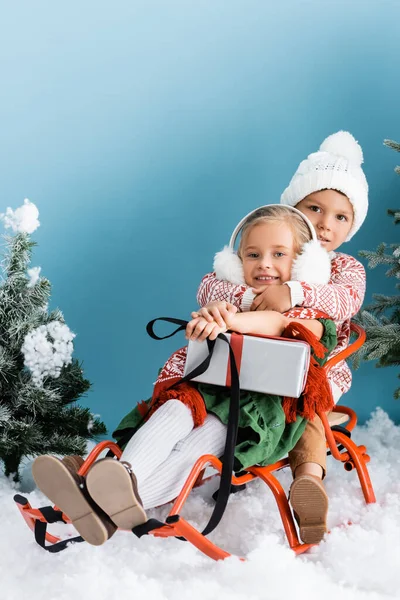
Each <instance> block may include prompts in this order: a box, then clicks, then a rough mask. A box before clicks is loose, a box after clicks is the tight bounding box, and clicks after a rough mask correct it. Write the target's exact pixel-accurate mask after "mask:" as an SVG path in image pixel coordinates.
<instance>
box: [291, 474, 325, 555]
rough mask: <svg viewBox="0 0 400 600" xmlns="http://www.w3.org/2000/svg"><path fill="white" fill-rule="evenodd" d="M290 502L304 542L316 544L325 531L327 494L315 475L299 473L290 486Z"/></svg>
mask: <svg viewBox="0 0 400 600" xmlns="http://www.w3.org/2000/svg"><path fill="white" fill-rule="evenodd" d="M289 499H290V504H291V505H292V508H293V512H294V516H295V519H296V521H297V523H298V525H299V528H300V537H301V540H302V541H303V542H304V543H305V544H318V543H319V542H320V541H321V540H322V538H323V537H324V534H325V532H326V518H327V514H328V496H327V493H326V491H325V488H324V485H323V483H322V481H321V479H320V478H319V477H316V476H315V475H299V476H298V477H296V479H295V480H294V481H293V483H292V485H291V486H290V493H289Z"/></svg>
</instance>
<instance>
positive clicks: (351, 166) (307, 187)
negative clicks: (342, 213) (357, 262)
mask: <svg viewBox="0 0 400 600" xmlns="http://www.w3.org/2000/svg"><path fill="white" fill-rule="evenodd" d="M362 163H363V153H362V150H361V146H360V145H359V144H358V142H357V141H356V140H355V139H354V137H353V136H352V135H351V133H349V132H348V131H338V132H337V133H333V134H332V135H330V136H329V137H327V138H326V139H325V140H324V141H323V142H322V144H321V146H320V149H319V151H318V152H314V153H313V154H310V155H309V156H308V157H307V158H306V160H303V161H302V162H301V163H300V165H299V167H298V169H297V171H296V173H295V174H294V175H293V177H292V180H291V182H290V184H289V186H288V187H287V188H286V190H285V191H284V192H283V194H282V196H281V204H287V205H289V206H296V204H298V203H299V202H301V200H303V198H305V197H306V196H308V195H309V194H312V193H313V192H319V191H320V190H325V189H328V190H329V189H332V190H338V191H339V192H342V193H343V194H345V195H346V196H347V197H348V199H349V200H350V202H351V204H352V206H353V210H354V220H353V224H352V226H351V229H350V231H349V234H348V236H347V238H346V242H348V241H349V240H350V239H351V238H352V237H353V235H354V234H355V233H356V231H358V230H359V229H360V227H361V225H362V224H363V222H364V219H365V217H366V216H367V210H368V183H367V180H366V178H365V175H364V172H363V170H362V168H361V165H362Z"/></svg>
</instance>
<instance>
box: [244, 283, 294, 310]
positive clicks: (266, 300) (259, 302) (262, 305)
mask: <svg viewBox="0 0 400 600" xmlns="http://www.w3.org/2000/svg"><path fill="white" fill-rule="evenodd" d="M253 293H254V294H257V296H256V297H255V298H254V300H253V303H252V305H251V306H250V310H276V311H277V312H280V313H284V312H286V311H288V310H290V309H291V308H292V297H291V294H290V287H289V286H288V285H285V284H284V283H283V284H281V285H267V286H263V287H262V288H254V289H253Z"/></svg>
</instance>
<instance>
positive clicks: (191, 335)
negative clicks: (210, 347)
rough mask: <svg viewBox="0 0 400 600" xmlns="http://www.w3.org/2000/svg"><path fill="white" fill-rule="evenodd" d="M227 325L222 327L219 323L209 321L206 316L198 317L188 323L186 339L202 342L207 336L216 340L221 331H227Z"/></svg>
mask: <svg viewBox="0 0 400 600" xmlns="http://www.w3.org/2000/svg"><path fill="white" fill-rule="evenodd" d="M226 330H227V326H226V325H224V326H223V327H220V326H219V325H218V323H216V322H215V321H212V322H211V323H210V322H209V321H207V319H205V318H204V317H196V318H194V319H192V320H191V321H189V323H188V324H187V325H186V333H185V336H186V339H187V340H193V341H194V340H197V341H198V342H202V341H203V340H205V339H206V338H209V339H210V340H215V339H216V338H217V336H218V334H219V333H225V331H226Z"/></svg>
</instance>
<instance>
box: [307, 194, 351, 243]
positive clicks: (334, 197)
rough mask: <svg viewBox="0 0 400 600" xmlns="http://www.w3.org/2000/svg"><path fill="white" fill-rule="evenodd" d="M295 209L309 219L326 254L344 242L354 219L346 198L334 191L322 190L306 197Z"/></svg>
mask: <svg viewBox="0 0 400 600" xmlns="http://www.w3.org/2000/svg"><path fill="white" fill-rule="evenodd" d="M296 208H297V209H298V210H300V211H301V212H302V213H303V214H305V215H306V217H308V218H309V219H310V221H311V223H312V224H313V225H314V227H315V231H316V233H317V236H318V239H319V240H320V242H321V245H322V246H323V247H324V248H325V249H326V250H327V251H328V252H330V251H331V250H336V248H339V246H340V245H341V244H342V243H343V242H344V241H345V240H346V238H347V235H348V233H349V231H350V229H351V226H352V224H353V219H354V212H353V207H352V205H351V203H350V200H349V199H348V198H347V196H344V195H343V194H341V193H340V192H337V191H336V190H322V191H320V192H314V193H312V194H310V195H309V196H306V197H305V198H304V199H303V200H302V201H301V202H299V203H298V204H296Z"/></svg>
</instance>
